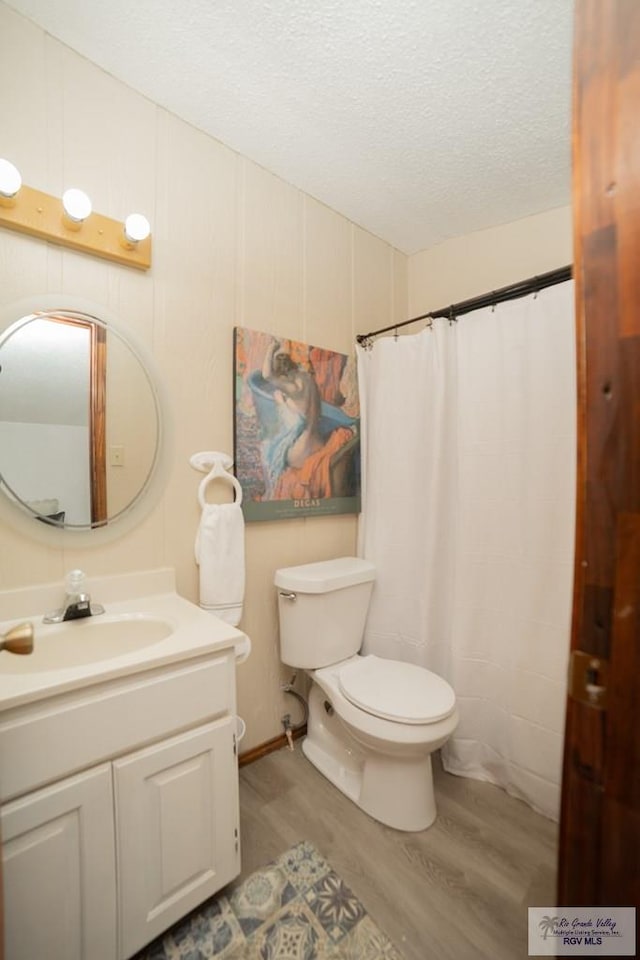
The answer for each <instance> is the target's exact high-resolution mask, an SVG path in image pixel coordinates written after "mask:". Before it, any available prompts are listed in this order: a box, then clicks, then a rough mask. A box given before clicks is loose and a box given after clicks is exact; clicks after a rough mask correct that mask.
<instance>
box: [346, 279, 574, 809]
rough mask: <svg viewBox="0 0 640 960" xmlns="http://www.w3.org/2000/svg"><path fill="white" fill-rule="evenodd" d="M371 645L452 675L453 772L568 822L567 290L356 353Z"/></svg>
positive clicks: (570, 422) (570, 518) (570, 484)
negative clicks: (564, 762)
mask: <svg viewBox="0 0 640 960" xmlns="http://www.w3.org/2000/svg"><path fill="white" fill-rule="evenodd" d="M358 362H359V377H360V390H361V398H362V414H363V464H364V469H363V481H364V483H363V512H362V515H361V522H360V528H359V546H360V552H361V555H362V556H365V557H367V558H368V559H370V560H372V561H373V562H374V563H375V564H376V567H377V571H378V572H377V580H376V585H375V589H374V594H373V598H372V604H371V609H370V613H369V618H368V622H367V628H366V634H365V641H364V647H363V649H364V652H365V653H366V652H369V653H376V654H378V655H379V656H383V657H384V656H386V657H392V658H396V659H400V660H407V661H410V662H414V663H419V664H421V665H423V666H425V667H427V668H428V669H431V670H434V671H436V672H437V673H440V674H441V675H442V676H444V677H446V679H447V680H448V681H449V682H450V683H451V684H452V686H453V688H454V690H455V692H456V696H457V700H458V708H459V711H460V725H459V727H458V730H457V731H456V733H455V735H454V737H453V738H452V739H451V741H450V742H449V744H448V745H447V747H446V748H445V749H444V750H443V760H444V764H445V767H446V769H448V770H449V771H451V772H453V773H456V774H460V775H464V776H470V777H474V778H477V779H483V780H490V781H492V782H494V783H497V784H500V785H501V786H503V787H505V788H506V789H507V790H508V791H509V792H510V793H512V794H514V795H516V796H520V797H522V798H523V799H525V800H527V802H529V803H530V804H531V805H532V806H533V807H535V808H536V809H538V810H540V811H541V812H543V813H545V814H546V815H547V816H550V817H553V818H557V816H558V810H559V790H560V768H561V755H562V734H563V722H564V700H565V677H566V664H567V654H568V646H569V627H570V617H571V585H572V573H573V570H572V557H573V530H574V500H575V449H576V430H575V415H576V414H575V350H574V324H573V284H571V283H566V284H561V285H559V286H556V287H552V288H549V289H547V290H544V291H541V292H540V294H539V295H538V296H536V297H533V296H532V297H527V298H523V299H521V300H514V301H511V302H508V303H504V304H499V305H497V306H496V307H495V309H492V308H489V309H487V310H481V311H477V312H475V313H472V314H469V315H467V316H464V317H462V318H461V319H460V321H459V322H458V323H456V324H454V325H453V326H450V325H449V323H448V322H447V321H443V320H440V321H436V322H435V323H434V325H433V329H432V330H424V331H422V332H421V333H418V334H416V335H413V336H404V337H399V338H398V339H397V340H395V339H393V338H386V339H384V340H382V339H381V340H378V341H377V342H376V343H375V344H374V346H373V349H372V350H371V351H365V350H362V349H359V351H358Z"/></svg>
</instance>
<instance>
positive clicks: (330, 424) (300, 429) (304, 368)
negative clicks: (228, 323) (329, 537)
mask: <svg viewBox="0 0 640 960" xmlns="http://www.w3.org/2000/svg"><path fill="white" fill-rule="evenodd" d="M233 353H234V383H235V387H234V391H235V393H234V458H235V471H236V476H237V478H238V480H239V481H240V484H241V486H242V493H243V500H242V509H243V511H244V516H245V519H246V520H283V519H287V518H290V517H301V516H322V515H327V514H338V513H359V511H360V406H359V399H358V383H357V375H356V360H355V357H354V356H347V355H346V354H344V353H335V352H334V351H333V350H323V349H321V348H320V347H313V346H309V345H308V344H306V343H300V342H299V341H297V340H286V339H283V338H280V337H275V336H272V335H271V334H268V333H261V332H259V331H257V330H249V329H247V328H246V327H236V328H235V330H234V351H233Z"/></svg>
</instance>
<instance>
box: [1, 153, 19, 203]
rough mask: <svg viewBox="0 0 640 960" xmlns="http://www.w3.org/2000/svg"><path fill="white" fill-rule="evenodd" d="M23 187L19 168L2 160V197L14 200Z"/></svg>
mask: <svg viewBox="0 0 640 960" xmlns="http://www.w3.org/2000/svg"><path fill="white" fill-rule="evenodd" d="M21 186H22V177H21V176H20V171H19V170H18V168H17V167H14V165H13V164H12V163H10V162H9V161H8V160H3V159H1V158H0V197H2V198H3V199H5V200H13V198H14V197H15V195H16V194H17V193H18V191H19V190H20V187H21Z"/></svg>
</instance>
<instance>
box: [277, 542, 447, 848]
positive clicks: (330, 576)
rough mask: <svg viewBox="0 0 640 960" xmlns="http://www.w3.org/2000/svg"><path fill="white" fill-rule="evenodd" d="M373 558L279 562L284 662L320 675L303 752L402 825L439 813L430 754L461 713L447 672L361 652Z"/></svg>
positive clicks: (421, 824) (361, 802)
mask: <svg viewBox="0 0 640 960" xmlns="http://www.w3.org/2000/svg"><path fill="white" fill-rule="evenodd" d="M374 578H375V567H374V566H373V564H371V563H369V562H368V561H365V560H360V559H358V558H354V557H341V558H339V559H337V560H330V561H323V562H321V563H315V564H305V565H302V566H298V567H289V568H284V569H282V570H278V571H277V572H276V577H275V584H276V586H277V587H278V588H279V594H278V605H279V613H280V645H281V657H282V660H283V662H284V663H286V664H288V665H290V666H295V667H303V668H304V669H305V670H306V671H307V673H308V674H309V676H310V677H311V680H312V686H311V691H310V695H309V720H308V725H307V736H306V738H305V739H304V741H303V744H302V749H303V752H304V754H305V756H306V757H307V758H308V759H309V760H310V761H311V762H312V763H313V764H314V766H316V767H317V768H318V770H320V772H321V773H323V774H324V775H325V776H326V777H327V779H328V780H330V781H331V782H332V783H333V784H334V785H335V786H336V787H338V789H340V790H341V791H342V792H343V793H344V794H345V795H346V796H348V797H349V798H350V799H351V800H352V801H353V802H354V803H356V804H357V805H358V806H359V807H360V808H361V809H362V810H364V811H365V812H366V813H368V814H369V815H370V816H372V817H374V818H375V819H376V820H379V821H380V822H382V823H385V824H387V825H388V826H391V827H395V828H396V829H398V830H408V831H416V830H424V829H425V828H426V827H428V826H430V825H431V824H432V823H433V821H434V820H435V817H436V805H435V799H434V795H433V777H432V771H431V754H432V753H433V751H434V750H437V749H438V748H439V747H441V746H442V745H443V744H444V743H445V742H446V740H447V739H448V737H450V736H451V734H452V733H453V731H454V730H455V728H456V726H457V723H458V714H457V710H456V703H455V694H454V692H453V690H452V688H451V687H450V686H449V684H448V683H446V681H444V680H443V679H442V678H441V677H438V676H437V675H436V674H434V673H432V672H431V671H429V670H425V669H424V668H423V667H419V666H416V665H415V664H408V663H403V662H400V661H396V660H387V659H382V658H380V657H376V656H371V655H369V656H361V655H360V654H359V652H358V650H359V647H360V643H361V639H362V634H363V631H364V622H365V619H366V612H367V608H368V604H369V598H370V596H371V589H372V586H373V580H374Z"/></svg>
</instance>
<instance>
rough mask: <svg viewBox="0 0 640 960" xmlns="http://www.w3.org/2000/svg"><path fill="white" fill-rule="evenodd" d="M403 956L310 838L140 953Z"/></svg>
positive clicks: (223, 958) (217, 958)
mask: <svg viewBox="0 0 640 960" xmlns="http://www.w3.org/2000/svg"><path fill="white" fill-rule="evenodd" d="M210 958H213V960H403V958H402V955H401V954H400V953H399V952H398V951H397V950H396V948H395V947H394V946H393V944H392V943H391V941H390V940H389V939H388V937H386V936H385V934H384V933H383V932H382V931H381V930H380V928H379V927H378V926H377V925H376V924H375V923H374V922H373V920H372V919H371V917H370V916H369V914H368V913H367V911H366V910H365V909H364V907H363V906H362V904H361V903H360V901H359V900H358V898H357V897H356V896H355V894H354V893H353V892H352V891H351V890H350V889H349V887H348V886H347V885H346V883H345V882H344V880H342V879H341V878H340V877H339V876H338V874H337V873H336V872H335V870H334V869H333V868H332V867H331V865H330V864H329V863H328V862H327V861H326V860H325V859H324V857H322V856H321V855H320V854H319V853H318V851H317V850H316V848H315V847H314V846H313V845H312V844H311V843H308V842H307V841H306V840H303V841H301V842H300V843H297V844H296V845H295V846H294V847H292V848H291V849H290V850H287V851H286V853H283V854H282V856H280V857H278V859H277V860H275V861H274V862H273V863H269V864H267V866H266V867H264V869H262V870H258V871H257V872H256V873H253V874H252V875H251V876H250V877H247V879H246V880H243V881H242V882H241V883H237V884H235V885H232V886H231V887H229V888H227V890H225V893H224V894H220V895H218V896H217V897H215V898H213V899H211V900H208V901H206V903H203V904H202V906H201V907H200V908H199V909H198V910H195V911H194V912H193V913H191V914H190V915H189V916H188V917H185V919H184V920H182V921H180V923H178V924H176V925H175V926H174V927H172V928H171V930H169V931H168V932H167V933H165V934H164V936H162V937H160V938H159V939H158V940H155V941H154V942H153V943H152V944H150V946H148V947H146V948H145V949H144V950H143V951H142V952H141V953H139V954H137V956H136V957H135V960H210Z"/></svg>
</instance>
